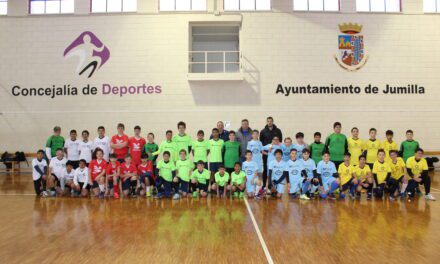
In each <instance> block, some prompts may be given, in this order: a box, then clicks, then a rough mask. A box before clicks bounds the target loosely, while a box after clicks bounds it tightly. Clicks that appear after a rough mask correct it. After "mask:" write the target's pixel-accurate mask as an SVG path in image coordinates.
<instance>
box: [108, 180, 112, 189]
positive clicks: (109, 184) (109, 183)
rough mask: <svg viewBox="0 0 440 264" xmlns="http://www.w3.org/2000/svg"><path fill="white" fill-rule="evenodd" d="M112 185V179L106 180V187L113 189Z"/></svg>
mask: <svg viewBox="0 0 440 264" xmlns="http://www.w3.org/2000/svg"><path fill="white" fill-rule="evenodd" d="M113 185H114V184H113V180H112V181H108V182H107V188H108V189H113Z"/></svg>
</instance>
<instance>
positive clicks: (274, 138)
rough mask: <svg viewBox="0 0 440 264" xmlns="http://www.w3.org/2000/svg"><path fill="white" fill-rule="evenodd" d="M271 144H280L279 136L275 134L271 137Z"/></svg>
mask: <svg viewBox="0 0 440 264" xmlns="http://www.w3.org/2000/svg"><path fill="white" fill-rule="evenodd" d="M272 144H273V145H278V144H280V138H279V137H277V136H275V137H273V139H272Z"/></svg>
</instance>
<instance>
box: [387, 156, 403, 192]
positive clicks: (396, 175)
mask: <svg viewBox="0 0 440 264" xmlns="http://www.w3.org/2000/svg"><path fill="white" fill-rule="evenodd" d="M388 163H389V164H390V168H391V177H390V180H389V181H388V183H387V185H388V187H389V188H390V196H393V197H394V195H395V192H396V191H397V189H398V188H399V184H402V188H401V189H400V197H402V198H403V197H404V195H405V189H406V186H407V185H408V176H407V175H406V166H405V162H404V161H403V159H402V158H401V157H398V155H397V150H395V149H393V150H390V161H389V162H388Z"/></svg>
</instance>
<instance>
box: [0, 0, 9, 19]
mask: <svg viewBox="0 0 440 264" xmlns="http://www.w3.org/2000/svg"><path fill="white" fill-rule="evenodd" d="M7 14H8V0H0V16H3V15H7Z"/></svg>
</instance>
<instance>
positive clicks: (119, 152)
mask: <svg viewBox="0 0 440 264" xmlns="http://www.w3.org/2000/svg"><path fill="white" fill-rule="evenodd" d="M125 142H127V143H128V136H127V135H125V134H124V135H122V136H120V135H117V134H116V135H114V136H113V137H112V140H111V143H113V144H120V143H125ZM113 153H114V154H116V158H118V159H125V156H126V155H127V154H128V145H127V146H126V147H123V148H120V149H115V148H114V149H113Z"/></svg>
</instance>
